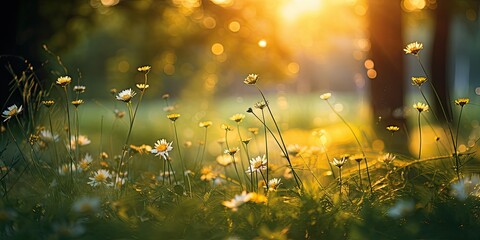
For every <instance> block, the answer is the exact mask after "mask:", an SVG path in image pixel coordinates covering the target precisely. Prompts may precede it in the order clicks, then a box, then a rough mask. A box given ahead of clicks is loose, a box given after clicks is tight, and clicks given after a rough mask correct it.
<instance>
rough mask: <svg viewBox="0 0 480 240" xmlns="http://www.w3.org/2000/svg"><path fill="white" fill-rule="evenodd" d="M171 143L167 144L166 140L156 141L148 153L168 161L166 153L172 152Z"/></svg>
mask: <svg viewBox="0 0 480 240" xmlns="http://www.w3.org/2000/svg"><path fill="white" fill-rule="evenodd" d="M172 143H173V142H170V143H168V142H167V140H165V139H161V140H157V142H156V143H155V145H154V146H153V149H152V150H151V151H150V152H151V153H153V154H155V156H159V155H160V156H162V157H163V158H164V159H165V160H167V159H168V152H170V151H172V149H173V147H172Z"/></svg>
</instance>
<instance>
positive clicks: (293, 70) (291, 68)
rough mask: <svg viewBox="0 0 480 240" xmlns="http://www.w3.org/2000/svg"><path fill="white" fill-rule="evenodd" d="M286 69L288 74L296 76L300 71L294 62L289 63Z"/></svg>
mask: <svg viewBox="0 0 480 240" xmlns="http://www.w3.org/2000/svg"><path fill="white" fill-rule="evenodd" d="M287 68H288V72H290V73H292V74H296V73H298V71H300V65H298V63H296V62H291V63H289V64H288V66H287Z"/></svg>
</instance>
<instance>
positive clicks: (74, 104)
mask: <svg viewBox="0 0 480 240" xmlns="http://www.w3.org/2000/svg"><path fill="white" fill-rule="evenodd" d="M82 103H83V100H82V99H78V100H73V101H72V104H73V106H75V107H78V106H79V105H81V104H82Z"/></svg>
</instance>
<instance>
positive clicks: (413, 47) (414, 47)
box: [403, 42, 423, 56]
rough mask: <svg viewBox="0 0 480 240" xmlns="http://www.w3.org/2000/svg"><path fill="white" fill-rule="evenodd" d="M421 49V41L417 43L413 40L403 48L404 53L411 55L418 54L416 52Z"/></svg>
mask: <svg viewBox="0 0 480 240" xmlns="http://www.w3.org/2000/svg"><path fill="white" fill-rule="evenodd" d="M422 49H423V44H422V43H418V42H413V43H409V44H408V45H407V46H406V47H405V49H403V51H405V54H412V55H415V56H416V55H418V53H419V52H420V50H422Z"/></svg>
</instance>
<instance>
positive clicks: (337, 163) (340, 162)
mask: <svg viewBox="0 0 480 240" xmlns="http://www.w3.org/2000/svg"><path fill="white" fill-rule="evenodd" d="M347 160H348V157H342V158H341V159H337V158H333V162H331V163H332V164H333V165H335V166H336V167H338V168H342V167H343V165H344V164H345V163H347Z"/></svg>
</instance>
